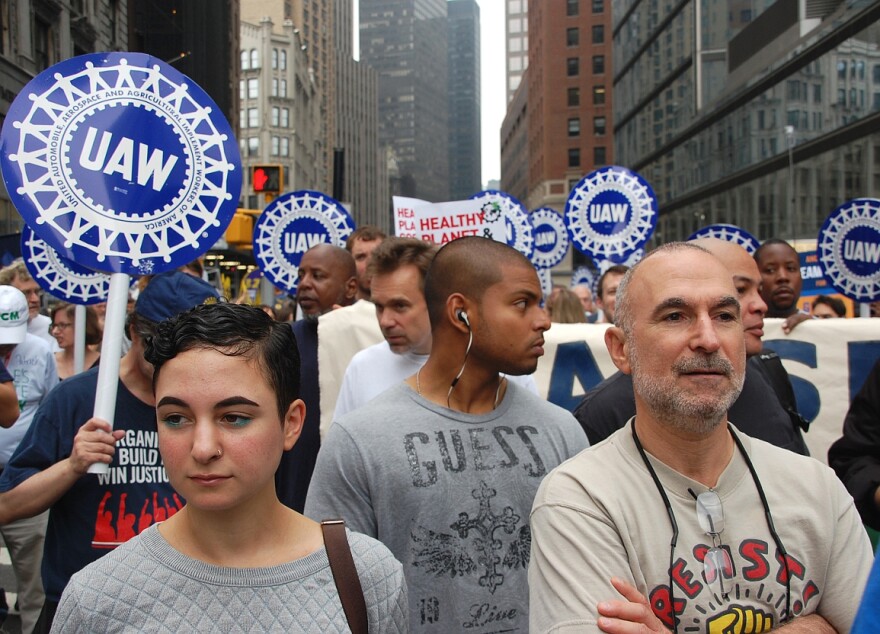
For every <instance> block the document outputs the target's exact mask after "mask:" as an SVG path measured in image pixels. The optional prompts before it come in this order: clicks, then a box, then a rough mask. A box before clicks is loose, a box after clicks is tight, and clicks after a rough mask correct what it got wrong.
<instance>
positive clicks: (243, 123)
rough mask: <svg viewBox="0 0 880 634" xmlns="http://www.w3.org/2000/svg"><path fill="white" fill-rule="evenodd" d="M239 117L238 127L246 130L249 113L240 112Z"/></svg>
mask: <svg viewBox="0 0 880 634" xmlns="http://www.w3.org/2000/svg"><path fill="white" fill-rule="evenodd" d="M238 115H239V117H238V127H239V128H241V129H242V130H244V129H245V128H246V127H247V111H245V110H239V111H238Z"/></svg>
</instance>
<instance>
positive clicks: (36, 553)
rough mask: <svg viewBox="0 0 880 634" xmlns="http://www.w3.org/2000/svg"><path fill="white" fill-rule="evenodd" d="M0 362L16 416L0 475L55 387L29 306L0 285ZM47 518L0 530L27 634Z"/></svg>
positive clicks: (0, 451)
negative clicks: (16, 405) (8, 379)
mask: <svg viewBox="0 0 880 634" xmlns="http://www.w3.org/2000/svg"><path fill="white" fill-rule="evenodd" d="M0 360H2V361H3V363H4V364H5V365H6V368H7V370H8V371H9V373H10V374H11V375H12V380H13V383H14V385H15V391H16V393H17V394H18V403H19V407H20V408H21V414H20V415H19V417H18V420H17V421H15V423H14V424H13V425H12V426H11V427H8V428H6V429H0V472H2V469H3V468H5V467H6V463H7V461H8V460H9V458H10V456H11V455H12V452H13V451H15V449H16V447H18V443H19V442H21V439H22V437H23V436H24V434H25V432H26V431H27V430H28V428H29V427H30V425H31V420H33V417H34V412H36V411H37V407H38V406H39V405H40V402H41V401H42V400H43V398H44V397H45V396H46V395H47V394H48V393H49V391H50V390H51V389H52V388H53V387H55V386H56V385H57V384H58V373H57V371H56V369H55V357H54V356H53V354H52V350H51V349H50V347H49V344H48V343H46V342H45V341H44V340H43V339H41V338H39V337H37V336H36V335H32V334H30V333H29V332H28V301H27V298H26V297H25V295H24V293H22V292H21V291H20V290H18V289H17V288H15V287H13V286H0ZM47 518H48V513H41V514H40V515H37V516H35V517H30V518H27V519H22V520H17V521H14V522H10V523H8V524H6V525H4V526H0V533H2V535H3V541H5V542H6V547H7V548H8V549H9V556H10V558H11V559H12V567H13V569H14V570H15V576H16V578H17V580H18V604H19V610H20V611H21V631H22V632H31V631H33V628H34V625H35V624H36V622H37V618H38V617H39V615H40V610H41V609H42V607H43V600H44V595H43V582H42V580H41V578H40V564H41V563H42V560H43V540H44V539H45V537H46V520H47Z"/></svg>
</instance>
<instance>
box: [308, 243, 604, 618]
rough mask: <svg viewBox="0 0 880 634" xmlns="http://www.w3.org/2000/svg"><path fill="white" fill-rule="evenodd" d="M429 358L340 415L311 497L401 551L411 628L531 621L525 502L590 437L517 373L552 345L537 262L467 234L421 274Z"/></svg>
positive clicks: (317, 506)
mask: <svg viewBox="0 0 880 634" xmlns="http://www.w3.org/2000/svg"><path fill="white" fill-rule="evenodd" d="M425 299H426V302H427V307H428V316H429V319H430V323H431V333H432V339H433V342H432V346H431V352H430V354H429V356H428V360H427V361H426V362H425V364H424V366H422V367H421V368H420V369H419V370H417V371H416V372H415V374H414V375H413V376H411V377H409V378H408V379H407V380H406V381H405V382H402V383H398V384H397V385H396V386H394V387H392V388H391V389H389V390H387V391H386V392H383V393H382V394H380V395H379V396H378V397H376V398H375V399H373V400H372V401H370V402H369V403H367V404H366V405H365V406H363V407H361V408H360V409H358V410H356V411H353V412H351V413H349V414H347V415H345V416H342V417H341V418H339V419H337V420H336V421H335V422H334V423H333V426H332V427H331V428H330V431H329V433H328V434H327V436H326V438H325V439H324V444H323V447H322V449H321V453H320V455H319V457H318V463H317V465H316V466H315V472H314V477H313V478H312V484H311V487H310V489H309V496H308V499H307V501H306V515H308V516H309V517H312V518H327V517H341V518H342V519H344V520H345V522H346V524H347V525H348V527H349V528H351V529H352V530H355V531H359V532H362V533H366V534H367V535H372V536H374V537H377V538H378V539H379V540H380V541H382V542H383V543H384V544H385V545H386V546H388V548H390V549H391V551H392V552H393V553H394V555H395V556H396V557H397V558H398V559H399V560H400V561H401V562H402V563H403V566H404V574H405V575H406V579H407V585H408V588H409V607H410V627H411V630H412V631H413V632H462V631H470V632H475V633H477V632H483V633H487V632H498V631H517V632H525V631H528V588H527V586H526V573H525V567H526V565H527V564H528V559H529V544H530V541H531V533H530V529H529V525H528V520H527V517H528V512H529V509H530V508H531V504H532V500H533V498H534V495H535V491H536V490H537V487H538V484H539V483H540V481H541V478H543V476H544V474H546V473H547V471H548V470H549V469H551V468H553V467H554V466H555V465H558V464H560V463H561V462H562V461H564V460H566V459H568V458H570V457H571V456H573V455H575V454H576V453H577V452H578V451H580V450H581V449H583V448H584V447H586V445H587V442H586V438H585V437H584V434H583V432H582V431H581V430H580V428H579V427H578V425H577V422H576V421H575V420H574V419H573V418H572V417H571V415H570V414H569V413H568V412H566V411H564V410H562V409H560V408H559V407H557V406H555V405H552V404H551V403H548V402H547V401H545V400H543V399H541V398H539V397H538V396H536V395H534V394H532V393H530V392H528V391H527V390H525V389H523V388H522V387H520V386H519V385H517V384H515V383H513V382H511V381H508V380H507V379H506V378H505V377H503V376H502V374H501V373H504V374H510V375H522V374H528V373H531V372H533V371H534V370H535V367H536V366H537V363H538V359H539V358H540V357H541V355H543V354H544V348H543V345H544V332H545V331H546V330H547V329H548V328H550V321H549V319H548V318H547V314H546V313H545V312H544V309H543V308H541V304H540V302H541V285H540V283H539V281H538V276H537V274H536V272H535V269H534V267H533V266H532V264H531V263H530V262H529V261H528V260H527V259H526V258H525V257H523V256H522V255H521V254H520V253H518V252H517V251H515V250H514V249H512V248H510V247H508V246H507V245H504V244H502V243H500V242H494V241H492V240H486V239H485V238H479V237H469V238H461V239H459V240H455V241H454V242H450V243H448V244H447V245H445V246H444V247H443V248H441V249H440V250H439V252H438V253H437V255H436V256H435V257H434V259H433V261H432V262H431V265H430V268H429V269H428V273H427V275H426V278H425Z"/></svg>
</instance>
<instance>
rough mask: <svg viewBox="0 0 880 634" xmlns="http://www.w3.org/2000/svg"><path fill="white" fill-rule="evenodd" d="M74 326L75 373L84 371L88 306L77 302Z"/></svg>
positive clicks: (74, 311)
mask: <svg viewBox="0 0 880 634" xmlns="http://www.w3.org/2000/svg"><path fill="white" fill-rule="evenodd" d="M73 327H74V329H75V330H74V332H75V333H76V336H75V337H74V338H73V373H74V374H79V373H80V372H82V371H83V366H84V365H85V362H86V307H85V305H83V304H77V305H76V307H74V309H73Z"/></svg>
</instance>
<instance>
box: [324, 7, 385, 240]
mask: <svg viewBox="0 0 880 634" xmlns="http://www.w3.org/2000/svg"><path fill="white" fill-rule="evenodd" d="M355 1H356V0H355ZM351 9H352V0H334V11H335V12H336V15H335V17H334V20H333V21H334V24H335V26H336V91H335V94H336V139H335V145H334V152H335V153H336V155H337V156H341V157H342V159H341V160H342V164H341V166H340V164H339V161H338V160H337V161H335V167H341V171H342V174H341V175H340V174H337V173H336V169H334V181H335V182H339V183H341V185H342V194H341V200H342V202H344V203H347V204H349V205H350V208H351V209H350V211H351V213H352V216H353V217H354V219H355V222H356V223H357V224H358V225H363V224H370V225H375V226H377V227H380V228H382V229H383V230H385V231H386V232H389V233H390V232H391V198H390V197H389V195H388V167H387V164H386V158H385V152H384V149H380V147H379V118H378V112H379V111H378V96H377V90H378V83H379V78H378V75H377V74H376V71H375V70H373V69H372V68H370V67H369V66H368V65H367V64H366V63H364V62H362V61H356V60H355V59H354V58H353V57H352V36H353V29H354V23H353V16H352V11H351ZM340 176H341V178H340Z"/></svg>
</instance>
